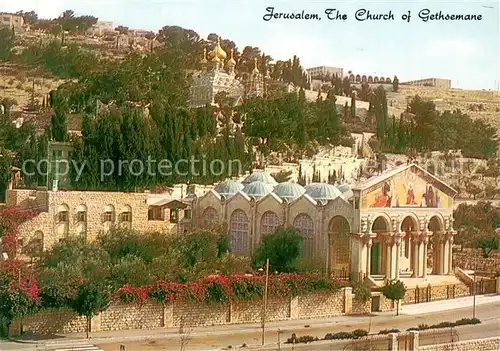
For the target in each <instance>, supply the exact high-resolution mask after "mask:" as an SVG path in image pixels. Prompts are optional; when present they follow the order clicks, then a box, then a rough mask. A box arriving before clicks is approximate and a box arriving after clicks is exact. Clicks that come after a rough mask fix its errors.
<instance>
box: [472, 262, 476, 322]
mask: <svg viewBox="0 0 500 351" xmlns="http://www.w3.org/2000/svg"><path fill="white" fill-rule="evenodd" d="M476 271H477V255H476V253H474V283H472V318H476Z"/></svg>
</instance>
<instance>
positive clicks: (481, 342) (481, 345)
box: [416, 337, 500, 351]
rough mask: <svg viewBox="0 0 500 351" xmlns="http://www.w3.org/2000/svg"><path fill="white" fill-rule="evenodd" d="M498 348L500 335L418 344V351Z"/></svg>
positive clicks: (487, 350)
mask: <svg viewBox="0 0 500 351" xmlns="http://www.w3.org/2000/svg"><path fill="white" fill-rule="evenodd" d="M499 349H500V337H493V338H487V339H476V340H467V341H458V342H452V343H447V344H438V345H428V346H420V347H419V348H418V349H416V350H418V351H431V350H432V351H492V350H499Z"/></svg>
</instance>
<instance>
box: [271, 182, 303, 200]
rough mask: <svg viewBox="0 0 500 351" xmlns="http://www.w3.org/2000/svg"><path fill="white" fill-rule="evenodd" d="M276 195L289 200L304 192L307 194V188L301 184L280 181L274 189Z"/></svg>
mask: <svg viewBox="0 0 500 351" xmlns="http://www.w3.org/2000/svg"><path fill="white" fill-rule="evenodd" d="M273 192H274V193H275V194H276V195H278V196H279V197H281V198H284V199H287V200H294V199H296V198H298V197H300V196H302V195H303V194H305V192H306V189H304V187H303V186H302V185H300V184H297V183H291V182H284V183H279V184H278V185H277V186H276V187H275V188H274V191H273Z"/></svg>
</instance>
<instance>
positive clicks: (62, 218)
mask: <svg viewBox="0 0 500 351" xmlns="http://www.w3.org/2000/svg"><path fill="white" fill-rule="evenodd" d="M68 222H69V207H68V205H66V204H62V205H59V206H58V207H57V223H68Z"/></svg>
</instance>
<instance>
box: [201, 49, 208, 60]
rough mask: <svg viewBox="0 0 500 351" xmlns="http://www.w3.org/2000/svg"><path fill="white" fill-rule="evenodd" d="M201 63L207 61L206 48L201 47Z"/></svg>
mask: <svg viewBox="0 0 500 351" xmlns="http://www.w3.org/2000/svg"><path fill="white" fill-rule="evenodd" d="M201 63H207V48H204V49H203V58H202V59H201Z"/></svg>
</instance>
